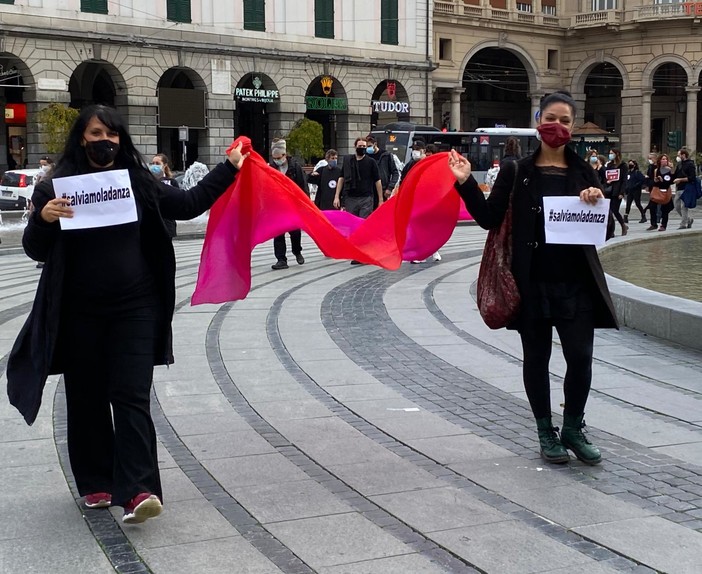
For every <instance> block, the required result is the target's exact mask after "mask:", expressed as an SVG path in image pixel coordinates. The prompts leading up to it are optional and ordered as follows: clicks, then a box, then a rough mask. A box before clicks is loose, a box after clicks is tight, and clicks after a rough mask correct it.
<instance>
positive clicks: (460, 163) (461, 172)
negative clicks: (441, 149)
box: [448, 149, 471, 185]
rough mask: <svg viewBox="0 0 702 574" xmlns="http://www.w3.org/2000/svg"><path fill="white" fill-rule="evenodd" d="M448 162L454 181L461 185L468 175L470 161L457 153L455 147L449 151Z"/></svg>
mask: <svg viewBox="0 0 702 574" xmlns="http://www.w3.org/2000/svg"><path fill="white" fill-rule="evenodd" d="M448 164H449V169H450V170H451V173H452V174H453V176H454V177H455V178H456V181H457V182H458V183H460V184H461V185H462V184H464V183H465V182H466V180H467V179H468V178H469V177H470V170H471V166H470V162H469V161H468V160H467V159H466V158H464V157H463V156H462V155H461V154H459V153H458V152H457V151H456V150H455V149H452V150H451V151H450V152H449V156H448Z"/></svg>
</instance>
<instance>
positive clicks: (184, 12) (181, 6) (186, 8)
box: [166, 0, 191, 23]
mask: <svg viewBox="0 0 702 574" xmlns="http://www.w3.org/2000/svg"><path fill="white" fill-rule="evenodd" d="M166 19H168V20H169V21H171V22H186V23H189V22H191V20H190V0H166Z"/></svg>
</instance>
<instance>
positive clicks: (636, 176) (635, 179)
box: [624, 159, 646, 224]
mask: <svg viewBox="0 0 702 574" xmlns="http://www.w3.org/2000/svg"><path fill="white" fill-rule="evenodd" d="M628 167H629V173H628V175H627V181H626V209H625V211H624V223H626V224H628V223H629V213H631V204H632V203H635V204H636V207H637V209H638V210H639V212H640V213H641V219H640V220H639V223H646V210H645V209H644V207H643V205H641V192H642V188H643V184H644V183H645V181H646V176H645V175H644V174H643V173H641V170H639V163H638V162H637V161H636V160H635V159H630V160H629V163H628Z"/></svg>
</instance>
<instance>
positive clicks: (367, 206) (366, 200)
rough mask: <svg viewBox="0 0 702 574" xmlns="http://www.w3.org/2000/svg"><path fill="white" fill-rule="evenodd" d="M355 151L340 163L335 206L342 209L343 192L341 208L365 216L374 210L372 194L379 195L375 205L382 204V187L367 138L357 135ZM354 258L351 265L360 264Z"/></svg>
mask: <svg viewBox="0 0 702 574" xmlns="http://www.w3.org/2000/svg"><path fill="white" fill-rule="evenodd" d="M353 145H354V147H355V148H356V153H355V154H354V155H352V156H349V157H347V158H346V159H345V160H344V165H343V166H342V171H341V177H340V178H339V181H338V182H337V185H336V194H335V195H334V202H333V205H334V209H341V194H342V192H343V193H344V198H345V199H344V209H345V210H346V211H348V212H349V213H351V214H352V215H356V216H358V217H361V218H363V219H365V218H366V217H368V216H369V215H370V214H371V213H372V212H373V194H374V193H375V195H377V197H378V206H380V205H382V204H383V199H384V198H383V186H382V182H381V180H380V170H379V169H378V164H377V163H376V161H375V160H373V159H371V158H370V156H369V155H368V154H367V153H366V147H368V144H367V143H366V138H363V137H358V138H356V141H354V142H353ZM359 264H360V262H359V261H356V260H355V259H354V260H352V261H351V265H359Z"/></svg>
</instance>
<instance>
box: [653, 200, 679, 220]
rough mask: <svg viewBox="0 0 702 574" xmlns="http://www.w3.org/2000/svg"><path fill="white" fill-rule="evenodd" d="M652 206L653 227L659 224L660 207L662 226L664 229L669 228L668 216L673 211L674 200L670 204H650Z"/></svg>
mask: <svg viewBox="0 0 702 574" xmlns="http://www.w3.org/2000/svg"><path fill="white" fill-rule="evenodd" d="M649 205H650V206H651V225H652V226H653V227H655V226H656V224H657V223H658V207H659V206H660V208H661V225H662V226H663V227H668V216H669V215H670V212H671V211H673V207H674V206H673V200H672V199H671V200H670V201H669V202H668V203H663V204H660V203H654V202H653V201H652V202H651V203H650V204H649Z"/></svg>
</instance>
